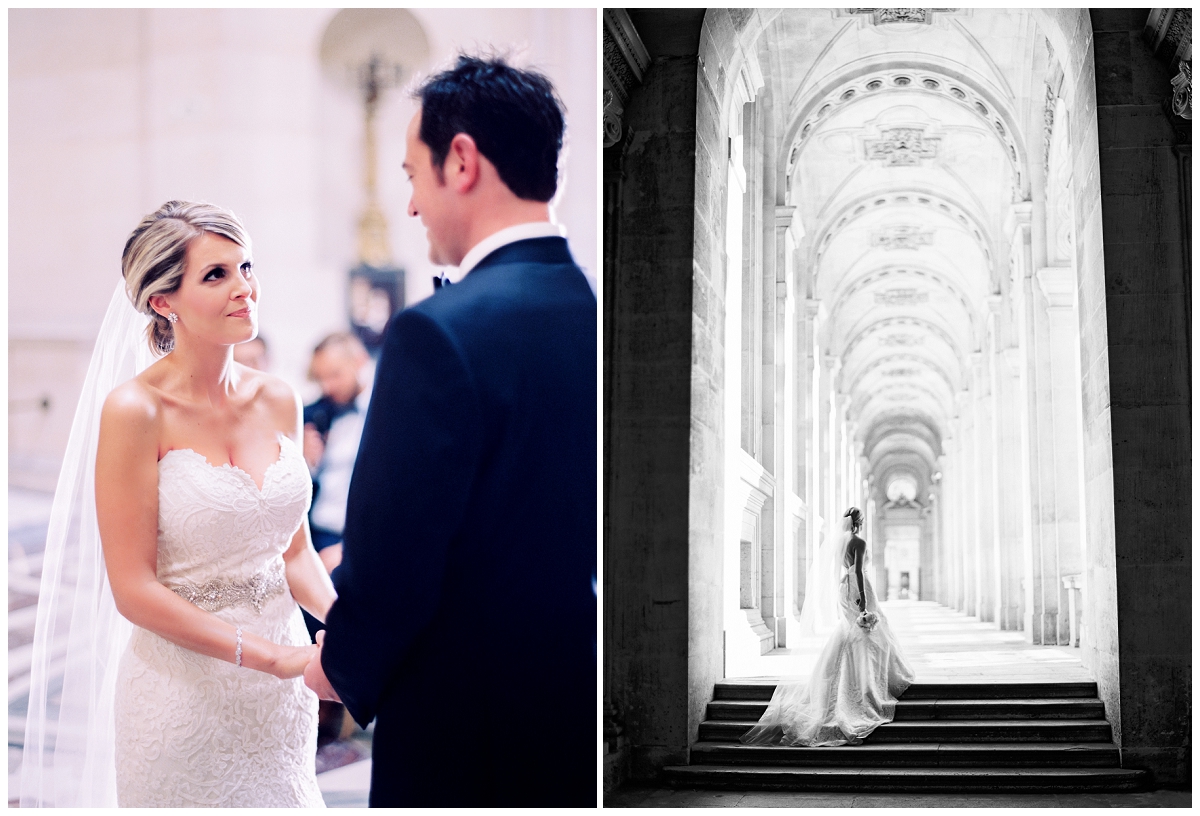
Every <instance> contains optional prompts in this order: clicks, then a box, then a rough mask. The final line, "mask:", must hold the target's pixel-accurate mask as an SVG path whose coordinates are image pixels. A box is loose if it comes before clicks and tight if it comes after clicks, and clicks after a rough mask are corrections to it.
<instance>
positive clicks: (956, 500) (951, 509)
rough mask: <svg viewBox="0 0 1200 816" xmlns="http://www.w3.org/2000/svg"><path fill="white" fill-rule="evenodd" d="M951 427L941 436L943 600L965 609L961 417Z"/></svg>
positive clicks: (951, 421) (952, 422)
mask: <svg viewBox="0 0 1200 816" xmlns="http://www.w3.org/2000/svg"><path fill="white" fill-rule="evenodd" d="M948 424H949V426H950V427H949V430H948V431H947V433H946V436H945V438H944V439H943V440H942V449H943V450H944V451H945V455H944V456H943V457H942V491H943V495H944V496H945V502H944V504H943V513H944V514H945V517H946V535H945V536H944V539H943V547H944V550H945V553H946V572H945V577H944V579H943V580H944V582H945V586H946V598H945V601H943V603H945V604H946V606H948V607H950V608H951V609H958V610H960V611H961V610H962V608H963V593H962V573H963V567H962V530H961V525H960V519H961V518H962V490H961V482H962V479H961V478H960V477H959V462H960V461H961V456H960V453H959V444H960V439H961V436H960V434H959V432H958V417H953V418H951V419H950V421H949V423H948Z"/></svg>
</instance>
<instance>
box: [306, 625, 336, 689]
mask: <svg viewBox="0 0 1200 816" xmlns="http://www.w3.org/2000/svg"><path fill="white" fill-rule="evenodd" d="M324 645H325V630H324V629H322V630H321V631H319V632H317V653H316V654H315V655H313V658H312V660H310V661H308V666H306V667H305V669H304V685H306V686H308V687H309V688H310V689H312V690H313V691H314V692H316V694H317V696H318V697H320V698H321V699H322V700H333V701H334V702H335V703H340V702H341V701H342V698H341V697H338V693H337V692H336V691H334V690H333V686H331V685H329V678H327V677H326V676H325V669H324V668H323V667H322V666H321V649H322V648H323V647H324Z"/></svg>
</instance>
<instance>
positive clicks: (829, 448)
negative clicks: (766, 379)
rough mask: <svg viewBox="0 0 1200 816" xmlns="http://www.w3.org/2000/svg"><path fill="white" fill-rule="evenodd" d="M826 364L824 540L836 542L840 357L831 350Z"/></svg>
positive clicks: (839, 430)
mask: <svg viewBox="0 0 1200 816" xmlns="http://www.w3.org/2000/svg"><path fill="white" fill-rule="evenodd" d="M823 362H824V366H825V368H826V370H827V372H826V376H825V386H826V391H825V405H824V411H825V415H826V420H825V434H824V436H825V440H824V441H825V449H824V451H823V453H824V468H825V474H824V476H825V478H824V479H823V480H822V481H823V485H824V487H823V488H822V493H823V494H824V505H825V512H824V515H825V526H824V530H825V540H826V541H832V542H836V541H837V540H838V537H839V536H840V535H841V533H840V529H839V525H838V512H837V498H838V490H837V484H838V483H837V477H838V466H837V465H838V459H837V452H838V442H839V437H840V432H841V422H840V421H839V417H838V403H839V399H838V396H839V395H838V390H837V389H838V384H837V383H838V372H839V371H840V370H841V367H842V361H841V359H840V358H838V357H835V356H833V355H832V354H830V353H829V352H828V351H827V352H826V353H825V357H824V361H823Z"/></svg>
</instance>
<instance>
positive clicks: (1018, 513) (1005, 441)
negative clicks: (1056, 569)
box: [996, 348, 1026, 631]
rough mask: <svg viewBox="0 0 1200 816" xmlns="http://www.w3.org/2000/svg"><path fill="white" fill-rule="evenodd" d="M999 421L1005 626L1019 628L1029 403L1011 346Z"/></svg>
mask: <svg viewBox="0 0 1200 816" xmlns="http://www.w3.org/2000/svg"><path fill="white" fill-rule="evenodd" d="M996 372H997V374H996V382H997V392H998V393H999V395H1000V399H999V400H998V402H997V410H998V415H999V417H1000V422H999V428H998V430H999V439H1000V441H999V446H998V449H999V453H1000V482H1001V485H1000V489H999V491H998V504H997V518H998V519H999V522H1000V525H999V534H1000V546H999V552H1000V556H1001V559H1000V561H1001V567H1000V570H1001V584H1000V613H999V622H1000V628H1001V629H1008V630H1014V631H1015V630H1018V629H1021V628H1022V626H1023V620H1022V616H1021V604H1022V601H1023V595H1022V591H1021V579H1022V575H1023V573H1022V552H1023V548H1024V541H1023V539H1022V531H1023V529H1024V527H1023V524H1022V518H1023V516H1024V514H1025V512H1026V509H1025V506H1024V505H1025V504H1026V502H1025V498H1026V494H1025V493H1024V491H1023V485H1024V484H1025V478H1024V476H1023V474H1022V472H1021V464H1022V461H1023V459H1022V457H1021V447H1022V441H1021V408H1022V406H1023V405H1024V404H1025V400H1024V395H1023V394H1022V393H1021V377H1020V373H1021V372H1020V351H1019V350H1018V349H1016V348H1007V349H1004V350H1003V351H1002V352H1001V353H1000V359H999V364H998V365H997V366H996Z"/></svg>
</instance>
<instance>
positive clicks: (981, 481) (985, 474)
mask: <svg viewBox="0 0 1200 816" xmlns="http://www.w3.org/2000/svg"><path fill="white" fill-rule="evenodd" d="M987 342H988V339H987V337H986V336H985V337H984V343H985V344H986V343H987ZM985 348H986V346H985ZM971 362H972V369H973V371H974V380H975V399H974V406H975V451H976V461H975V506H976V508H977V512H978V515H977V516H976V519H975V552H976V562H975V565H976V566H975V592H976V597H977V599H978V601H977V605H976V611H975V614H976V616H977V617H978V618H979V620H981V621H988V622H991V621H994V620H995V619H996V608H995V603H996V600H995V594H994V592H993V583H992V573H993V568H994V566H995V547H994V541H993V537H992V462H993V459H994V454H995V449H994V447H993V436H992V411H991V408H992V403H991V397H992V395H991V383H990V377H989V372H988V366H989V363H990V362H991V360H990V356H989V355H987V354H986V353H984V352H975V353H974V354H972V355H971Z"/></svg>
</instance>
